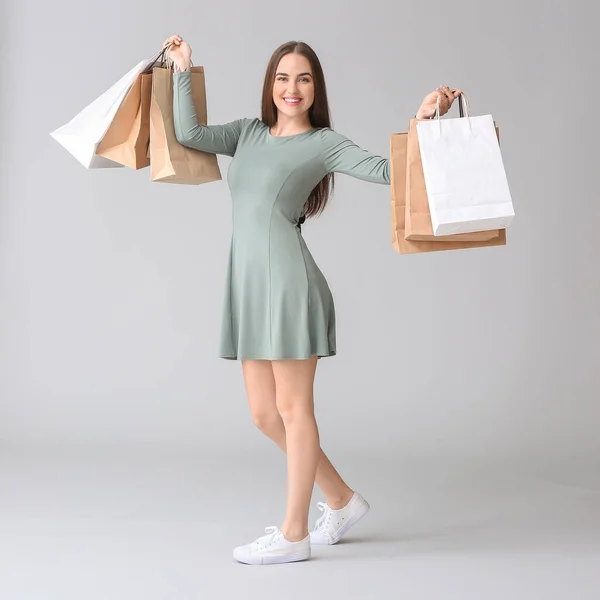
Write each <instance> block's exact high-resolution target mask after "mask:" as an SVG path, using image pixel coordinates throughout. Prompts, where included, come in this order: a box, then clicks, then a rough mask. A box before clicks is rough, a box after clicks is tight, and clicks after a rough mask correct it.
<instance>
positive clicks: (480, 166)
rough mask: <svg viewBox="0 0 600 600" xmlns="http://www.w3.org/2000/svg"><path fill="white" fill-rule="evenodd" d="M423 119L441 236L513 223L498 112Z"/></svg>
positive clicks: (424, 156)
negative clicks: (495, 116)
mask: <svg viewBox="0 0 600 600" xmlns="http://www.w3.org/2000/svg"><path fill="white" fill-rule="evenodd" d="M463 98H464V100H465V103H466V106H467V114H466V116H464V117H462V118H461V117H459V118H450V119H440V118H437V119H434V120H428V121H417V123H416V130H417V136H418V140H419V150H420V154H421V162H422V164H423V176H424V179H425V189H426V191H427V198H428V201H429V211H430V213H431V223H432V227H433V233H434V235H436V236H439V235H450V234H459V233H471V232H474V231H489V230H493V229H500V228H503V229H505V228H507V227H508V226H510V224H511V223H512V221H513V218H514V216H515V212H514V208H513V203H512V198H511V194H510V190H509V187H508V181H507V177H506V172H505V169H504V164H503V161H502V155H501V152H500V145H499V142H498V138H497V136H496V130H495V125H494V121H493V119H492V115H489V114H488V115H482V116H477V117H473V116H471V115H470V111H469V110H468V103H467V102H466V97H465V96H464V94H463Z"/></svg>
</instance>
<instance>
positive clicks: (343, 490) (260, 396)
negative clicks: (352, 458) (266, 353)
mask: <svg viewBox="0 0 600 600" xmlns="http://www.w3.org/2000/svg"><path fill="white" fill-rule="evenodd" d="M242 370H243V374H244V384H245V387H246V394H247V396H248V403H249V405H250V413H251V415H252V420H253V421H254V424H255V425H256V426H257V427H258V428H259V429H260V430H261V431H262V432H263V433H264V434H265V435H266V436H268V437H269V438H271V439H272V440H273V441H274V442H275V443H276V444H277V445H278V446H279V447H280V448H281V449H282V450H283V451H284V452H286V451H287V450H286V434H285V426H284V424H283V419H282V418H281V415H280V414H279V411H278V410H277V401H276V386H275V377H274V375H273V367H272V363H271V361H268V360H243V361H242ZM315 482H316V484H317V485H318V486H319V488H320V489H321V491H322V492H323V494H324V495H325V499H326V501H327V504H328V505H329V506H330V507H331V508H333V509H337V508H342V507H343V506H345V505H346V504H347V503H348V502H349V500H350V498H351V497H352V494H353V493H354V490H352V489H351V488H350V487H349V486H348V485H347V484H346V482H345V481H344V480H343V479H342V477H341V476H340V474H339V473H338V472H337V471H336V469H335V467H334V466H333V465H332V464H331V461H330V460H329V459H328V458H327V456H326V454H325V452H323V450H322V449H319V455H318V463H317V474H316V477H315Z"/></svg>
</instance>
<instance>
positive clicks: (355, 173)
mask: <svg viewBox="0 0 600 600" xmlns="http://www.w3.org/2000/svg"><path fill="white" fill-rule="evenodd" d="M323 131H324V133H325V150H324V151H323V161H324V163H325V169H326V171H327V172H328V173H344V174H345V175H350V176H352V177H356V178H357V179H363V180H364V181H370V182H372V183H381V184H387V185H389V183H390V161H389V159H388V158H384V157H383V156H379V155H378V154H373V153H372V152H369V151H367V150H364V149H363V148H361V147H360V146H357V145H356V144H355V143H354V142H353V141H352V140H349V139H348V138H347V137H345V136H343V135H342V134H340V133H337V132H336V131H334V130H333V129H325V130H323Z"/></svg>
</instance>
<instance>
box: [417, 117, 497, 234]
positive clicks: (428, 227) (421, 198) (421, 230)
mask: <svg viewBox="0 0 600 600" xmlns="http://www.w3.org/2000/svg"><path fill="white" fill-rule="evenodd" d="M417 123H418V121H417V120H416V119H411V121H410V122H409V125H408V135H407V140H406V143H407V149H406V208H405V225H406V239H407V240H413V241H415V240H420V241H427V240H429V241H435V240H436V239H439V237H440V236H435V235H434V233H433V227H432V224H431V214H430V212H429V201H428V199H427V191H426V189H425V179H424V176H423V165H422V163H421V154H420V152H419V138H418V136H417ZM499 235H500V232H499V230H498V229H496V230H493V231H479V232H474V233H463V234H457V235H449V236H442V237H443V238H444V239H446V240H447V241H461V240H462V241H465V242H485V241H487V240H491V239H493V238H497V237H498V236H499Z"/></svg>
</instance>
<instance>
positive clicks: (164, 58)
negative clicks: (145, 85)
mask: <svg viewBox="0 0 600 600" xmlns="http://www.w3.org/2000/svg"><path fill="white" fill-rule="evenodd" d="M171 46H172V44H169V45H168V46H165V47H164V48H163V49H162V50H161V51H160V52H159V53H158V54H157V55H156V56H155V57H154V58H153V59H152V60H151V61H150V62H149V63H148V64H147V65H146V68H145V69H144V70H143V71H142V74H143V75H147V74H149V73H152V69H154V67H162V68H166V69H169V70H171V71H173V70H174V65H175V63H174V62H173V59H171V58H170V57H169V55H168V54H167V51H168V50H169V48H170V47H171ZM190 66H191V67H193V66H194V63H193V62H192V61H191V60H190Z"/></svg>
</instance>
